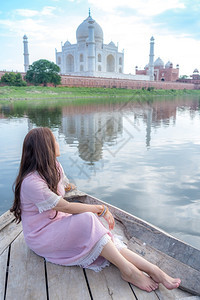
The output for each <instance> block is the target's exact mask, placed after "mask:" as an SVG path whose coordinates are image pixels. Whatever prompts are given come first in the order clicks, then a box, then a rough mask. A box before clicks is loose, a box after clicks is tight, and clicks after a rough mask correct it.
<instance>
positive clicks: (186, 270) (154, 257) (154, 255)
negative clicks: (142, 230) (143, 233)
mask: <svg viewBox="0 0 200 300" xmlns="http://www.w3.org/2000/svg"><path fill="white" fill-rule="evenodd" d="M128 248H129V249H131V250H132V251H134V252H136V253H137V254H139V255H141V256H143V257H144V258H145V259H147V260H148V261H150V262H152V263H154V264H156V265H157V266H158V267H160V268H161V269H162V270H163V271H165V272H166V273H167V274H169V275H170V276H172V277H179V278H181V285H180V286H181V288H183V289H184V290H186V291H188V292H190V293H193V294H196V295H200V284H199V282H200V272H198V271H197V270H195V269H193V268H191V267H189V266H187V265H185V264H183V263H181V262H179V261H177V260H175V259H174V258H172V257H170V256H168V255H166V254H164V253H162V252H160V251H158V250H156V249H154V248H152V247H150V246H148V245H145V244H143V243H142V242H141V241H140V240H138V239H136V238H131V239H130V241H129V242H128Z"/></svg>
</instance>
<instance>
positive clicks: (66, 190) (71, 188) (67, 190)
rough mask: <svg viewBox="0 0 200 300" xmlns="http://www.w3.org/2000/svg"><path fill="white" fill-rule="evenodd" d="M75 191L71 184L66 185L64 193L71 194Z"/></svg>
mask: <svg viewBox="0 0 200 300" xmlns="http://www.w3.org/2000/svg"><path fill="white" fill-rule="evenodd" d="M75 189H76V186H75V185H74V184H73V183H68V184H67V185H66V186H65V192H71V191H73V190H75Z"/></svg>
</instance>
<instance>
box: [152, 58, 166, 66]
mask: <svg viewBox="0 0 200 300" xmlns="http://www.w3.org/2000/svg"><path fill="white" fill-rule="evenodd" d="M154 67H160V68H164V62H163V61H162V59H161V58H160V57H158V58H157V59H156V61H155V62H154Z"/></svg>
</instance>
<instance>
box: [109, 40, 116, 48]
mask: <svg viewBox="0 0 200 300" xmlns="http://www.w3.org/2000/svg"><path fill="white" fill-rule="evenodd" d="M108 46H112V47H116V46H115V44H114V43H113V41H111V42H110V43H109V44H108Z"/></svg>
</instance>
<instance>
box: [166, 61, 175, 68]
mask: <svg viewBox="0 0 200 300" xmlns="http://www.w3.org/2000/svg"><path fill="white" fill-rule="evenodd" d="M169 68H173V64H172V62H171V61H168V62H167V63H166V65H165V69H169Z"/></svg>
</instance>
